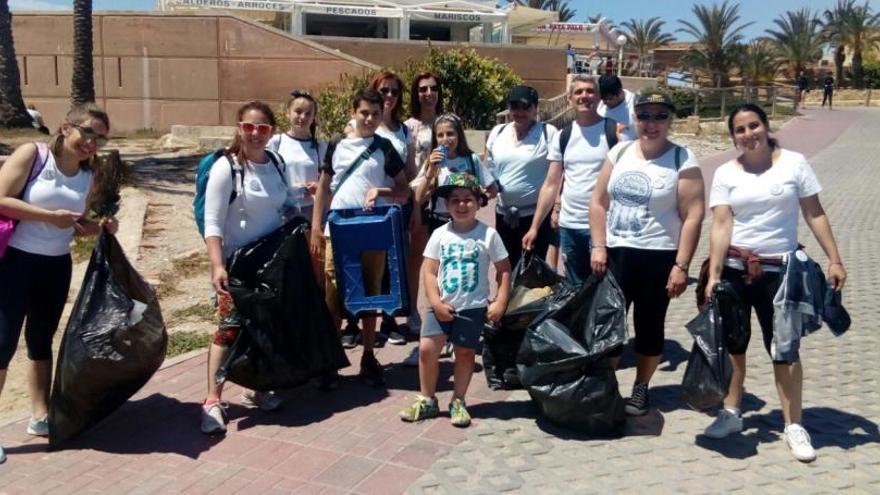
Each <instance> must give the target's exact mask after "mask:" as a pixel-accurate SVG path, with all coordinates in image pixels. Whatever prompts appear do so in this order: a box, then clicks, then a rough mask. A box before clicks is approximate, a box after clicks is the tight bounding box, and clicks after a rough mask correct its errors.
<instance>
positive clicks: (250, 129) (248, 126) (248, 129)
mask: <svg viewBox="0 0 880 495" xmlns="http://www.w3.org/2000/svg"><path fill="white" fill-rule="evenodd" d="M238 128H239V129H241V131H242V132H244V133H245V134H253V133H254V131H257V135H259V136H265V135H267V134H271V133H272V126H271V125H269V124H254V123H251V122H239V123H238Z"/></svg>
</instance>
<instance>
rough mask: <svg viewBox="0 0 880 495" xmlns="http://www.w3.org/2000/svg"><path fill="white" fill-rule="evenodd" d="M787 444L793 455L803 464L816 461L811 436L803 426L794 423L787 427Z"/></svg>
mask: <svg viewBox="0 0 880 495" xmlns="http://www.w3.org/2000/svg"><path fill="white" fill-rule="evenodd" d="M783 436H785V443H787V444H788V448H789V449H791V455H793V456H794V458H795V459H797V460H799V461H801V462H811V461H814V460H815V459H816V450H815V449H813V445H812V443H811V442H810V434H809V433H807V430H805V429H804V427H803V426H801V425H799V424H797V423H792V424H790V425H788V426H786V427H785V433H784V435H783Z"/></svg>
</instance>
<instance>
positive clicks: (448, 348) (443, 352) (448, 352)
mask: <svg viewBox="0 0 880 495" xmlns="http://www.w3.org/2000/svg"><path fill="white" fill-rule="evenodd" d="M440 357H442V358H447V357H452V342H450V341H448V340H447V341H446V343H445V344H443V349H440Z"/></svg>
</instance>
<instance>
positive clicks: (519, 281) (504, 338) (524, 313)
mask: <svg viewBox="0 0 880 495" xmlns="http://www.w3.org/2000/svg"><path fill="white" fill-rule="evenodd" d="M562 281H563V278H562V277H561V276H560V275H559V274H558V273H556V271H555V270H553V268H552V267H550V265H548V264H547V263H546V262H545V261H544V260H543V259H541V257H540V256H537V255H535V254H534V253H533V252H532V251H525V252H523V255H522V257H521V258H520V260H519V262H518V263H517V264H516V267H515V268H514V270H513V276H512V277H511V282H510V292H511V295H512V299H513V301H511V302H512V303H513V304H508V309H507V311H506V312H505V313H504V316H502V318H501V321H500V322H499V324H498V326H487V327H486V331H485V332H484V334H483V337H484V342H483V344H484V345H483V353H482V357H483V372H484V373H485V375H486V383H487V384H488V385H489V388H491V389H493V390H499V389H507V390H513V389H519V388H522V384H521V383H520V380H519V373H518V371H517V369H516V354H517V352H519V348H520V345H522V341H523V338H524V337H525V334H526V329H527V328H528V327H529V325H530V324H531V323H532V321H534V319H535V318H536V317H537V316H538V315H540V314H541V313H543V312H545V311H547V308H548V306H547V301H548V299H549V297H550V295H551V293H552V291H553V290H556V289H557V288H558V286H559V285H560V283H561V282H562ZM542 288H549V291H547V294H546V295H544V296H543V297H540V298H538V299H537V300H534V301H531V302H527V303H526V304H522V305H516V302H515V300H516V298H515V297H513V296H514V295H517V294H518V293H520V294H519V296H522V295H523V294H521V292H523V291H528V290H530V289H542ZM538 294H539V295H541V294H542V293H541V291H540V290H539V291H538Z"/></svg>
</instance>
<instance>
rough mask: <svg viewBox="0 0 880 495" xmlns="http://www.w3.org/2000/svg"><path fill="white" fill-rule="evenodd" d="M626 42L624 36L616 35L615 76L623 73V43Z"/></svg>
mask: <svg viewBox="0 0 880 495" xmlns="http://www.w3.org/2000/svg"><path fill="white" fill-rule="evenodd" d="M625 44H626V36H624V35H622V34H621V35H620V36H618V37H617V46H618V51H617V77H620V76H622V75H623V45H625Z"/></svg>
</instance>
